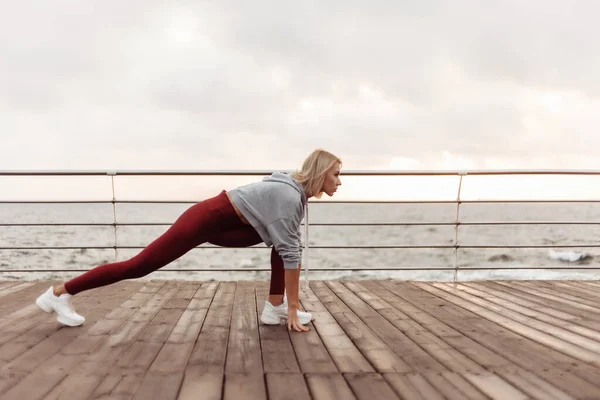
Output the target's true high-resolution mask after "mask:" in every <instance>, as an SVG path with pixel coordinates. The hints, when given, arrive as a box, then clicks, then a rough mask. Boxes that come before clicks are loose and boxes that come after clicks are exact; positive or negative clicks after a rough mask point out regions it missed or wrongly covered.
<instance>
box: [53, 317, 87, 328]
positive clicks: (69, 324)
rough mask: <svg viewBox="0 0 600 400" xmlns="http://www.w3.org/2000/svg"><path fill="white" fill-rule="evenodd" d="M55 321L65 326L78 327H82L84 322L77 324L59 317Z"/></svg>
mask: <svg viewBox="0 0 600 400" xmlns="http://www.w3.org/2000/svg"><path fill="white" fill-rule="evenodd" d="M56 320H57V321H58V322H60V323H61V324H63V325H67V326H79V325H83V323H84V322H85V320H84V321H82V322H79V323H78V322H73V320H70V319H67V318H64V317H61V316H58V317H57V318H56Z"/></svg>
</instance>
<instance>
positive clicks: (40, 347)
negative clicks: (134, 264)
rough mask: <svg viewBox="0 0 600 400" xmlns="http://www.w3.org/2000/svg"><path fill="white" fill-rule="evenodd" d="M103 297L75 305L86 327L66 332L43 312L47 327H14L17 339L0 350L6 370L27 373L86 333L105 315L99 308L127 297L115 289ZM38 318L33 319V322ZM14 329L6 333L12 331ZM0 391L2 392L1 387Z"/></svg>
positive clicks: (109, 290) (107, 289)
mask: <svg viewBox="0 0 600 400" xmlns="http://www.w3.org/2000/svg"><path fill="white" fill-rule="evenodd" d="M99 292H100V293H102V295H101V296H99V297H98V298H97V299H93V298H84V301H83V302H81V301H80V302H79V303H78V307H79V308H80V310H82V311H83V312H84V314H85V315H86V323H85V324H84V325H83V326H81V327H78V328H75V329H69V328H65V327H63V326H62V325H60V324H59V323H58V322H57V321H56V320H55V319H56V315H55V314H54V315H50V316H49V315H48V314H46V313H44V312H41V311H40V312H39V314H40V317H42V318H45V319H46V320H47V321H48V322H47V323H38V325H37V326H35V327H33V328H30V327H29V324H16V326H18V328H16V329H17V330H15V332H13V333H17V334H18V336H17V337H16V338H15V339H13V340H11V341H10V342H8V343H6V344H5V345H3V346H2V347H0V358H2V359H4V360H6V361H10V362H9V363H7V364H6V366H5V368H6V370H8V369H11V370H19V371H23V372H26V373H29V372H31V371H32V370H33V368H35V367H36V366H37V365H39V364H41V363H43V362H44V361H45V360H46V359H47V358H49V357H51V356H52V355H53V354H55V353H56V352H58V351H59V350H60V349H62V348H63V347H64V346H65V345H66V344H67V343H69V342H70V341H71V340H72V339H73V338H74V337H75V336H77V335H79V334H80V333H83V332H86V331H89V329H91V327H92V326H93V325H94V322H95V321H97V320H98V319H100V318H101V317H102V315H103V314H104V313H105V310H104V308H102V305H103V303H104V302H106V301H112V300H114V299H118V297H117V295H120V296H121V297H120V299H119V300H120V301H123V300H124V299H125V296H127V295H129V293H127V292H121V291H117V290H116V288H103V290H100V291H99ZM36 318H37V316H36V317H34V318H32V319H34V320H36ZM12 328H13V327H11V328H9V329H7V330H9V331H10V330H11V329H12ZM1 375H2V373H0V376H1ZM1 388H5V386H4V385H3V384H1V383H0V391H1V390H2V389H1Z"/></svg>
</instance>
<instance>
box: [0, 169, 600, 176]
mask: <svg viewBox="0 0 600 400" xmlns="http://www.w3.org/2000/svg"><path fill="white" fill-rule="evenodd" d="M276 171H277V172H287V173H291V172H293V171H292V170H244V171H239V170H238V171H236V170H212V171H211V170H170V171H169V170H45V171H41V170H0V176H107V175H108V176H111V175H123V176H172V175H193V176H194V175H195V176H257V175H271V174H272V173H273V172H276ZM342 175H344V176H432V175H433V176H460V175H600V170H561V169H546V170H519V169H515V170H471V171H470V170H361V171H357V170H347V171H346V170H344V171H343V172H342Z"/></svg>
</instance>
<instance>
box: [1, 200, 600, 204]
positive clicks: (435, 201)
mask: <svg viewBox="0 0 600 400" xmlns="http://www.w3.org/2000/svg"><path fill="white" fill-rule="evenodd" d="M199 201H201V200H115V201H112V200H0V204H113V203H116V204H196V203H198V202H199ZM308 203H309V204H311V205H317V204H457V203H460V204H497V203H506V204H515V203H523V204H525V203H533V204H544V203H600V199H539V200H531V199H528V200H525V199H515V200H500V199H487V200H460V201H456V200H323V201H312V200H309V202H308Z"/></svg>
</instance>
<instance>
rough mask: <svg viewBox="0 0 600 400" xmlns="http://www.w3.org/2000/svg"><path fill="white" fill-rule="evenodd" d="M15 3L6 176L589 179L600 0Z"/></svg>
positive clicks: (4, 104) (7, 51)
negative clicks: (273, 172)
mask: <svg viewBox="0 0 600 400" xmlns="http://www.w3.org/2000/svg"><path fill="white" fill-rule="evenodd" d="M4 3H5V4H4V5H3V7H2V8H3V10H4V11H5V12H3V13H2V15H1V16H0V60H1V61H0V87H1V88H2V90H0V115H1V118H0V135H1V137H2V146H0V169H7V168H19V169H23V168H79V169H86V168H97V167H101V166H105V167H106V168H153V169H171V168H188V169H202V168H215V169H219V168H223V169H227V168H230V167H231V166H235V167H236V168H248V169H254V168H270V167H272V168H286V167H287V168H295V167H296V166H297V164H298V163H299V162H301V160H302V159H303V157H304V156H305V155H306V154H307V153H308V152H309V151H310V150H312V149H313V148H315V147H325V148H328V149H331V150H332V151H334V152H336V153H339V155H340V156H341V157H342V158H343V159H344V161H345V164H344V165H345V167H346V168H351V169H369V168H393V169H398V168H400V169H404V168H405V167H406V168H409V169H411V168H419V169H430V168H431V169H441V168H450V169H456V168H491V167H493V168H504V167H506V168H509V167H510V168H529V167H536V168H538V167H539V168H542V167H544V168H583V167H585V168H594V167H596V162H595V157H596V152H597V151H596V149H597V148H598V146H599V145H600V139H598V138H599V137H600V136H599V135H598V134H597V132H596V131H597V130H598V129H599V128H600V117H598V116H599V115H600V102H599V100H598V95H599V93H600V78H599V77H598V74H597V73H596V71H598V69H599V67H600V65H599V61H598V58H597V57H596V53H597V51H596V47H597V43H596V40H595V38H597V37H599V36H600V28H599V27H598V24H596V23H595V19H594V18H595V16H596V15H598V11H600V5H599V4H600V3H597V2H593V1H577V2H575V3H572V2H571V3H567V2H550V3H548V2H542V1H541V0H535V1H534V0H531V1H528V2H525V3H523V2H520V1H517V0H509V1H503V2H500V3H498V4H495V5H494V7H491V6H490V5H489V4H488V3H485V2H478V1H475V0H459V1H454V2H446V1H434V0H428V1H417V0H414V1H407V2H389V1H370V2H368V3H365V2H361V1H352V0H351V1H345V2H326V3H322V4H319V6H318V7H316V6H314V5H311V4H309V3H298V2H285V1H283V2H275V3H274V2H266V1H256V2H251V3H243V2H240V1H222V2H216V3H206V2H200V3H198V2H186V1H176V2H171V3H165V2H160V1H154V0H150V1H144V2H142V1H141V0H132V1H128V2H126V3H123V2H117V1H116V0H107V1H103V2H91V1H83V2H81V1H73V0H57V1H53V2H52V3H47V4H46V3H42V2H30V1H24V2H6V1H5V2H4ZM292 160H293V161H294V163H296V164H294V165H290V162H291V161H292Z"/></svg>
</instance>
